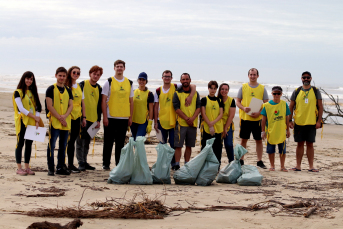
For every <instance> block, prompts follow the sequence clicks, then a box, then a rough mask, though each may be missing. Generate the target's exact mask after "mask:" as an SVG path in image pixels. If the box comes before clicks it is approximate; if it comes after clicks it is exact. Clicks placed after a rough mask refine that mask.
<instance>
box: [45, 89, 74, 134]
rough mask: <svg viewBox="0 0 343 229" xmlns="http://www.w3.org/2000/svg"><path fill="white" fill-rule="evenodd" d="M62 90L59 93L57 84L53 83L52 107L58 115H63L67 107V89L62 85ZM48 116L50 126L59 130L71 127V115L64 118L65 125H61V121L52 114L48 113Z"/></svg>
mask: <svg viewBox="0 0 343 229" xmlns="http://www.w3.org/2000/svg"><path fill="white" fill-rule="evenodd" d="M64 87H65V89H64V92H63V93H62V94H61V93H60V90H58V88H57V85H56V84H54V101H53V102H54V105H53V106H54V108H55V110H56V111H57V113H58V114H59V115H64V114H65V113H66V112H67V110H68V107H69V100H70V98H69V94H68V91H67V87H66V86H64ZM48 117H50V124H52V126H53V127H54V128H55V129H59V130H70V127H71V116H70V115H69V116H68V117H67V118H66V122H67V126H62V124H61V122H60V121H59V120H58V119H57V118H56V117H55V116H53V115H52V114H50V112H49V114H48Z"/></svg>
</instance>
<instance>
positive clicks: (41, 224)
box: [27, 219, 83, 229]
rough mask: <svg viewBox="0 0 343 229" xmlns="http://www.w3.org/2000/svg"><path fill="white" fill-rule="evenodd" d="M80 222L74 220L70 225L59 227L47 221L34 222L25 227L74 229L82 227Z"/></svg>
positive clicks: (35, 228)
mask: <svg viewBox="0 0 343 229" xmlns="http://www.w3.org/2000/svg"><path fill="white" fill-rule="evenodd" d="M82 224H83V223H82V221H81V220H80V219H74V220H73V221H71V222H70V223H67V224H66V225H64V226H61V224H59V223H50V222H48V221H44V222H36V223H33V224H31V225H30V226H28V227H27V229H38V228H39V229H76V228H78V227H81V226H82Z"/></svg>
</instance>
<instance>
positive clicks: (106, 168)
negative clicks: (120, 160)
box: [102, 165, 111, 171]
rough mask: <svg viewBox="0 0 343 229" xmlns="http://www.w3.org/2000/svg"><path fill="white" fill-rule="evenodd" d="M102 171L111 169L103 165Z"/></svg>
mask: <svg viewBox="0 0 343 229" xmlns="http://www.w3.org/2000/svg"><path fill="white" fill-rule="evenodd" d="M102 169H103V170H106V171H109V170H111V169H110V167H109V166H106V165H103V166H102Z"/></svg>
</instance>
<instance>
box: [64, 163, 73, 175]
mask: <svg viewBox="0 0 343 229" xmlns="http://www.w3.org/2000/svg"><path fill="white" fill-rule="evenodd" d="M63 169H64V170H67V171H68V172H69V173H71V171H70V169H69V168H68V167H67V165H66V164H64V165H63Z"/></svg>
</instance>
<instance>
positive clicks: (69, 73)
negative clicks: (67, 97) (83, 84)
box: [64, 66, 81, 88]
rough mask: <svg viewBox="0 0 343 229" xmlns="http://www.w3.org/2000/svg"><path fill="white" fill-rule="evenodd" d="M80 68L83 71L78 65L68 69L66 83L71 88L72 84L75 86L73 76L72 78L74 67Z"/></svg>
mask: <svg viewBox="0 0 343 229" xmlns="http://www.w3.org/2000/svg"><path fill="white" fill-rule="evenodd" d="M75 68H76V69H79V70H80V72H81V69H80V68H79V67H78V66H71V67H70V68H69V69H68V72H67V79H66V82H65V84H64V85H66V86H68V87H69V88H71V86H73V84H72V78H71V72H72V71H73V70H74V69H75Z"/></svg>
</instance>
